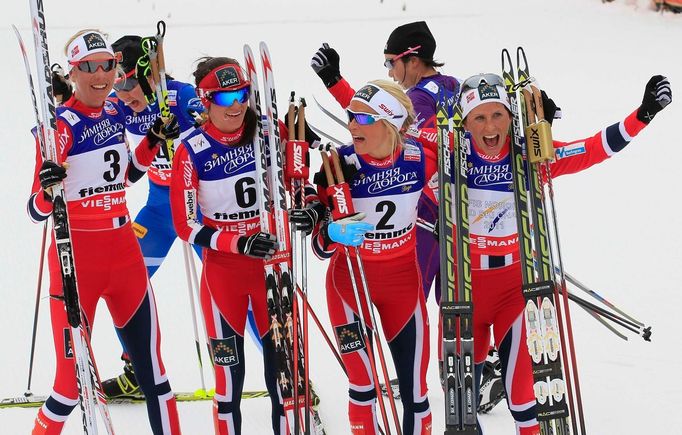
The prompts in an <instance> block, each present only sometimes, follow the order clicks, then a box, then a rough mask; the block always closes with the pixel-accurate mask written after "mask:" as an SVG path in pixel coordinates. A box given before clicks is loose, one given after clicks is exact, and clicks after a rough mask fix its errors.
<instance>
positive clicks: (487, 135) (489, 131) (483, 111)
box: [464, 102, 511, 156]
mask: <svg viewBox="0 0 682 435" xmlns="http://www.w3.org/2000/svg"><path fill="white" fill-rule="evenodd" d="M510 125H511V115H510V114H509V111H508V110H507V108H506V107H504V105H503V104H502V103H492V102H491V103H486V104H481V105H480V106H478V107H476V108H474V109H473V110H472V111H471V112H469V114H468V115H467V117H466V119H465V120H464V128H465V129H466V130H467V131H469V132H470V133H471V135H472V137H473V139H474V143H475V145H476V148H477V149H478V150H479V151H481V152H482V153H484V154H486V155H488V156H496V155H498V154H499V153H500V151H501V150H502V147H504V144H505V142H506V140H507V134H508V133H509V126H510Z"/></svg>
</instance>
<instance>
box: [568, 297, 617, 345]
mask: <svg viewBox="0 0 682 435" xmlns="http://www.w3.org/2000/svg"><path fill="white" fill-rule="evenodd" d="M578 306H579V307H580V308H582V309H583V310H585V312H586V313H587V314H589V315H590V316H592V318H594V320H596V321H597V322H599V323H601V324H602V326H604V328H606V329H608V330H609V331H611V332H613V333H614V334H615V335H616V336H617V337H618V338H621V339H623V340H625V341H628V338H627V337H626V336H625V334H623V333H622V332H620V331H618V330H617V329H616V328H615V327H614V326H613V325H611V324H610V323H609V322H607V321H606V320H604V319H603V318H602V316H600V315H599V314H597V313H595V312H594V311H592V310H590V309H589V308H587V307H584V306H582V305H580V304H578Z"/></svg>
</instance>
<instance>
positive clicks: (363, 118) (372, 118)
mask: <svg viewBox="0 0 682 435" xmlns="http://www.w3.org/2000/svg"><path fill="white" fill-rule="evenodd" d="M346 113H347V114H348V123H349V124H350V123H351V122H353V120H355V122H357V123H358V125H372V124H374V123H375V122H379V121H380V120H382V119H399V118H402V117H403V115H396V116H388V115H377V114H375V113H362V112H353V111H352V110H346Z"/></svg>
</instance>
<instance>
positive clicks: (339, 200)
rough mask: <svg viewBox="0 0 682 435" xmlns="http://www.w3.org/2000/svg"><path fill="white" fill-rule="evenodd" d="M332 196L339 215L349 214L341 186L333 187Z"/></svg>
mask: <svg viewBox="0 0 682 435" xmlns="http://www.w3.org/2000/svg"><path fill="white" fill-rule="evenodd" d="M332 196H333V198H334V204H335V205H336V207H337V210H338V211H339V214H342V215H346V214H349V213H350V209H349V208H348V201H347V200H346V193H345V192H344V189H343V186H341V185H338V184H337V185H336V186H334V194H333V195H332Z"/></svg>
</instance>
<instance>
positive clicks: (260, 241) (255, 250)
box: [237, 232, 277, 260]
mask: <svg viewBox="0 0 682 435" xmlns="http://www.w3.org/2000/svg"><path fill="white" fill-rule="evenodd" d="M276 245H277V237H275V236H274V235H272V234H268V233H263V232H260V233H256V234H252V235H250V236H241V237H240V238H239V240H237V250H238V251H239V253H240V254H244V255H248V256H249V257H254V258H263V259H266V260H267V259H269V258H270V257H272V255H273V254H274V253H275V246H276Z"/></svg>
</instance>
